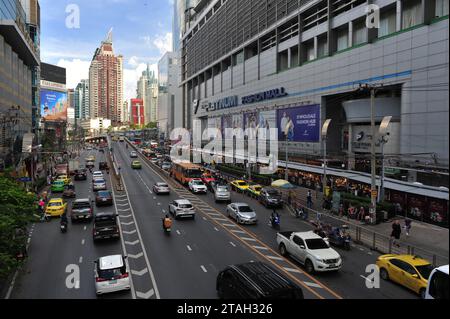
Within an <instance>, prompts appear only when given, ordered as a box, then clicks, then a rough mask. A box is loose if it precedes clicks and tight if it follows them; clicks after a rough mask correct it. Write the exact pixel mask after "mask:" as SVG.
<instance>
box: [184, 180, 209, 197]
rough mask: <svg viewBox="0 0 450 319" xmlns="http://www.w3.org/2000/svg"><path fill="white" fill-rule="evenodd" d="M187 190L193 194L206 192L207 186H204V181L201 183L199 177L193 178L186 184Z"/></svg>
mask: <svg viewBox="0 0 450 319" xmlns="http://www.w3.org/2000/svg"><path fill="white" fill-rule="evenodd" d="M188 186H189V190H190V191H191V192H193V193H194V194H199V193H203V194H206V193H207V192H208V187H206V185H205V183H203V182H202V181H201V180H200V179H193V180H191V181H190V182H189V184H188Z"/></svg>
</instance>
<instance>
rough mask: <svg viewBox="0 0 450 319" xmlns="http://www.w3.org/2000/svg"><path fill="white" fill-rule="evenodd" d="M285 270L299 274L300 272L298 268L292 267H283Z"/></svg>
mask: <svg viewBox="0 0 450 319" xmlns="http://www.w3.org/2000/svg"><path fill="white" fill-rule="evenodd" d="M283 268H284V269H285V270H287V271H289V272H295V273H297V274H301V273H302V272H301V271H300V270H298V269H294V268H289V267H283Z"/></svg>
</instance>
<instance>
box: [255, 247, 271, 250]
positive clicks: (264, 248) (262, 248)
mask: <svg viewBox="0 0 450 319" xmlns="http://www.w3.org/2000/svg"><path fill="white" fill-rule="evenodd" d="M252 247H253V248H256V249H259V250H269V248H267V247H262V246H252Z"/></svg>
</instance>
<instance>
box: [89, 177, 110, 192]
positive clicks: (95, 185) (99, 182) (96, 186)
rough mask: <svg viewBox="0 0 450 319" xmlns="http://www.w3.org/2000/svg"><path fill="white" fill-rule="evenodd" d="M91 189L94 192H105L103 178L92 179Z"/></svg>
mask: <svg viewBox="0 0 450 319" xmlns="http://www.w3.org/2000/svg"><path fill="white" fill-rule="evenodd" d="M92 189H93V191H94V192H96V191H105V190H107V187H106V181H105V180H104V179H103V178H97V179H94V180H93V182H92Z"/></svg>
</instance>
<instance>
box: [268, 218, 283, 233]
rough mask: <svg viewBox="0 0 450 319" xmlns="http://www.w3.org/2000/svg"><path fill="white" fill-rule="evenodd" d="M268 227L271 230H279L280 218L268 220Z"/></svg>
mask: <svg viewBox="0 0 450 319" xmlns="http://www.w3.org/2000/svg"><path fill="white" fill-rule="evenodd" d="M269 222H270V225H271V226H272V228H274V229H277V230H279V229H280V222H281V221H280V217H278V216H276V217H275V218H273V217H272V216H271V217H270V219H269Z"/></svg>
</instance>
